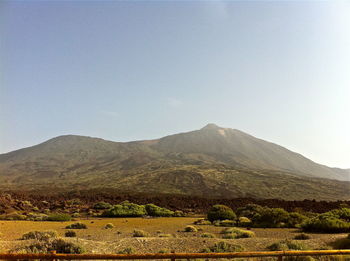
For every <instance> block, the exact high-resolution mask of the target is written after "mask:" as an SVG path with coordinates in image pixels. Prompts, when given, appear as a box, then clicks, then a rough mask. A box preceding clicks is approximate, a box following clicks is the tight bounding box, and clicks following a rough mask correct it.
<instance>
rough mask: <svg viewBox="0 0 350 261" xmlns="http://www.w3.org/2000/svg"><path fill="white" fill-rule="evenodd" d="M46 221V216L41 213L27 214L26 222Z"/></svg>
mask: <svg viewBox="0 0 350 261" xmlns="http://www.w3.org/2000/svg"><path fill="white" fill-rule="evenodd" d="M47 219H48V215H46V214H42V213H29V214H28V218H27V220H32V221H46V220H47Z"/></svg>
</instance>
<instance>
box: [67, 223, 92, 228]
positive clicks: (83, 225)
mask: <svg viewBox="0 0 350 261" xmlns="http://www.w3.org/2000/svg"><path fill="white" fill-rule="evenodd" d="M66 229H87V225H85V224H84V223H80V222H78V223H74V224H70V225H68V226H66Z"/></svg>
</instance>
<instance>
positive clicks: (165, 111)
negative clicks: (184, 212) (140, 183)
mask: <svg viewBox="0 0 350 261" xmlns="http://www.w3.org/2000/svg"><path fill="white" fill-rule="evenodd" d="M349 13H350V1H336V0H335V1H319V2H318V1H256V2H254V1H242V2H237V1H79V0H77V1H30V0H27V1H0V153H5V152H9V151H12V150H16V149H19V148H23V147H27V146H32V145H35V144H38V143H40V142H43V141H45V140H47V139H50V138H53V137H56V136H59V135H65V134H77V135H86V136H93V137H100V138H103V139H107V140H113V141H131V140H142V139H154V138H159V137H162V136H165V135H169V134H174V133H178V132H185V131H190V130H195V129H200V128H202V127H203V126H204V125H206V124H207V123H215V124H217V125H219V126H222V127H229V128H234V129H239V130H242V131H244V132H247V133H249V134H251V135H253V136H256V137H258V138H262V139H265V140H268V141H271V142H274V143H277V144H280V145H282V146H284V147H287V148H288V149H290V150H293V151H296V152H298V153H301V154H303V155H304V156H306V157H308V158H310V159H312V160H314V161H316V162H318V163H321V164H325V165H328V166H332V167H342V168H350V137H349V136H350V121H349V118H350V117H349V115H350V16H349Z"/></svg>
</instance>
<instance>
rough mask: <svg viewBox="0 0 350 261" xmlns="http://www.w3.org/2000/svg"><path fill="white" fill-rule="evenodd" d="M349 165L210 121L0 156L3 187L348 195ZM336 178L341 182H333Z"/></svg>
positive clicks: (67, 139) (55, 142)
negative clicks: (133, 137) (150, 135)
mask: <svg viewBox="0 0 350 261" xmlns="http://www.w3.org/2000/svg"><path fill="white" fill-rule="evenodd" d="M349 174H350V173H349V171H348V170H342V169H335V168H329V167H327V166H324V165H320V164H317V163H315V162H313V161H311V160H309V159H307V158H305V157H303V156H302V155H300V154H297V153H295V152H292V151H290V150H288V149H286V148H284V147H281V146H279V145H277V144H274V143H271V142H267V141H264V140H261V139H258V138H255V137H253V136H251V135H249V134H246V133H244V132H242V131H239V130H235V129H230V128H222V127H219V126H217V125H215V124H212V123H211V124H208V125H206V126H205V127H203V128H201V129H199V130H195V131H191V132H186V133H179V134H175V135H170V136H166V137H163V138H160V139H157V140H151V141H135V142H112V141H106V140H103V139H98V138H90V137H83V136H76V135H66V136H60V137H56V138H53V139H51V140H48V141H46V142H44V143H41V144H39V145H36V146H33V147H30V148H25V149H21V150H17V151H13V152H10V153H7V154H2V155H0V184H1V185H0V187H4V188H10V189H37V188H43V189H44V188H48V187H50V186H53V184H55V186H57V187H59V188H61V189H67V190H69V189H72V188H74V189H79V188H80V189H83V188H95V189H100V188H115V189H118V190H119V191H125V192H130V191H133V192H144V193H173V194H187V195H197V196H208V197H237V196H252V197H261V198H264V197H265V198H266V197H267V198H271V197H275V198H285V199H303V198H318V199H321V198H322V199H349V198H350V189H349V188H350V183H349V182H341V181H346V180H349ZM337 180H339V181H337Z"/></svg>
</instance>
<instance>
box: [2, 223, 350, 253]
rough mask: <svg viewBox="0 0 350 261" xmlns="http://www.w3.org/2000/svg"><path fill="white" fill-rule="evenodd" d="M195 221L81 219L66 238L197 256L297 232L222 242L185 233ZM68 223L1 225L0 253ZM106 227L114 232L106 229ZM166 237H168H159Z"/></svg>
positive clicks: (320, 237)
mask: <svg viewBox="0 0 350 261" xmlns="http://www.w3.org/2000/svg"><path fill="white" fill-rule="evenodd" d="M197 219H198V218H197V217H195V218H193V217H184V218H150V219H146V218H111V219H83V220H79V222H82V223H84V224H86V225H87V226H88V229H78V230H75V231H76V233H77V237H76V238H67V240H71V241H73V242H76V243H78V244H79V245H81V246H83V247H84V248H85V249H86V251H87V252H88V253H101V254H102V253H117V252H118V251H121V250H123V249H125V248H127V247H131V248H133V249H134V250H135V252H136V253H158V252H159V251H161V250H163V251H167V252H170V251H174V252H200V251H201V250H202V249H203V248H205V247H208V246H212V245H213V244H215V243H216V242H219V241H225V242H228V243H232V244H239V245H241V246H243V247H244V248H245V249H246V250H247V251H254V250H256V251H259V250H266V247H267V246H269V245H271V244H272V243H274V242H278V241H280V240H283V239H293V238H294V236H295V235H296V234H298V233H300V231H298V230H297V229H285V228H284V229H281V228H272V229H263V228H253V229H251V230H252V231H253V232H254V233H255V235H256V236H255V237H254V238H242V239H222V235H221V234H220V231H221V230H222V229H223V228H222V227H215V226H209V225H201V226H199V225H197V226H195V227H196V228H198V229H199V231H198V232H184V228H185V226H186V225H193V222H194V221H195V220H197ZM75 222H76V221H71V222H33V221H0V252H3V253H4V252H7V251H9V250H11V249H13V248H14V247H16V246H18V245H21V244H28V241H23V240H19V238H20V237H21V236H22V235H23V234H24V233H26V232H29V231H33V230H39V231H43V230H56V231H57V232H58V233H59V235H60V236H62V237H64V233H65V232H66V231H67V229H65V227H66V226H67V225H69V224H72V223H75ZM107 223H112V224H113V225H114V228H112V229H105V228H104V226H105V225H106V224H107ZM134 229H142V230H144V231H146V232H148V233H149V234H150V236H149V237H141V238H135V237H133V236H132V232H133V230H134ZM205 232H209V233H213V234H215V236H216V238H203V237H201V234H203V233H205ZM163 234H169V235H168V237H161V235H163ZM309 235H310V236H311V239H309V240H304V241H303V242H304V243H305V244H306V245H307V246H309V248H310V249H320V248H325V247H329V244H330V243H332V242H333V241H335V240H336V239H339V238H344V237H346V235H347V234H309Z"/></svg>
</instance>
